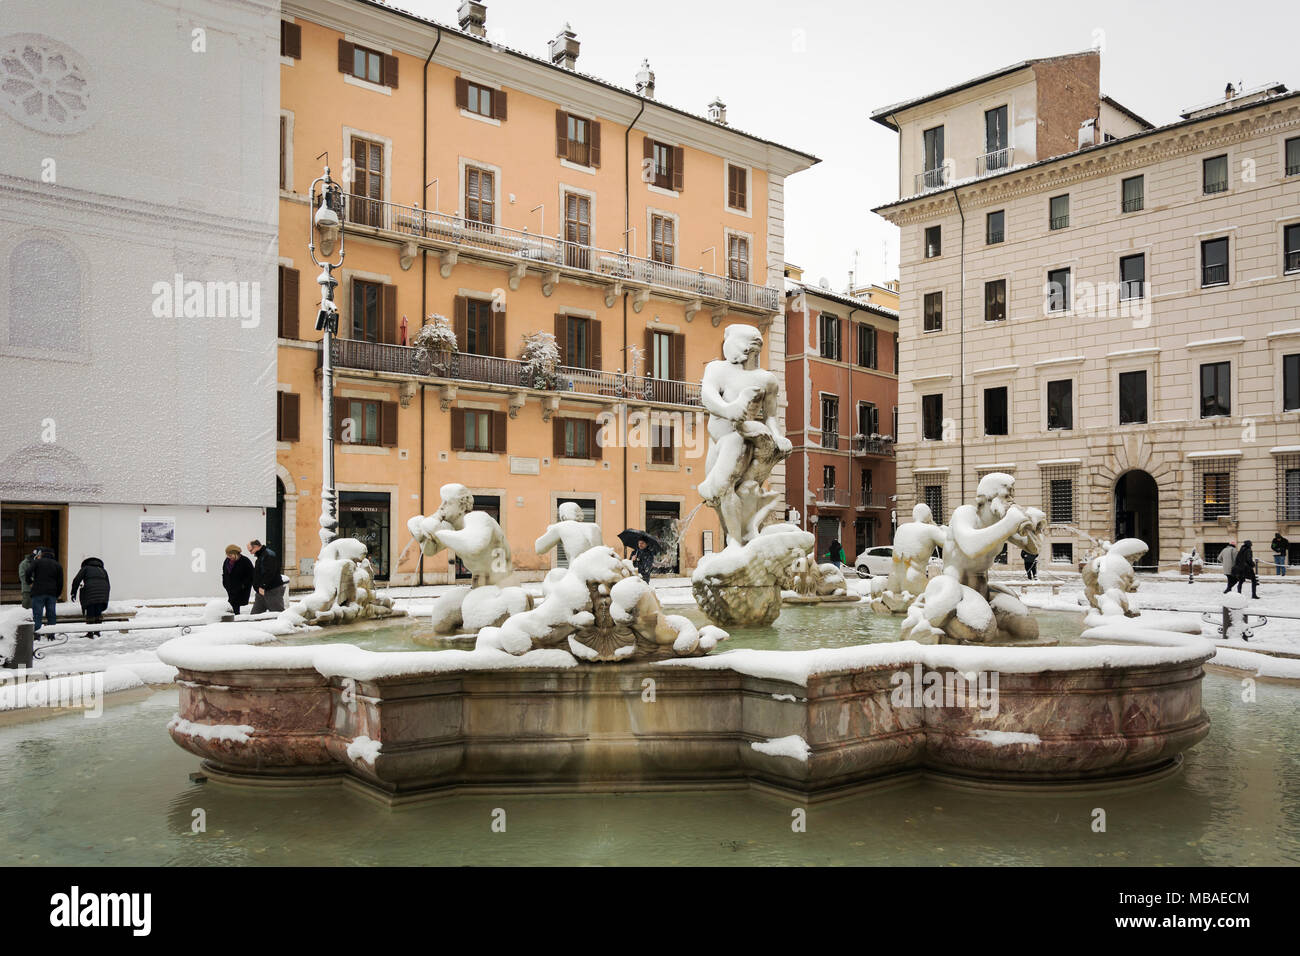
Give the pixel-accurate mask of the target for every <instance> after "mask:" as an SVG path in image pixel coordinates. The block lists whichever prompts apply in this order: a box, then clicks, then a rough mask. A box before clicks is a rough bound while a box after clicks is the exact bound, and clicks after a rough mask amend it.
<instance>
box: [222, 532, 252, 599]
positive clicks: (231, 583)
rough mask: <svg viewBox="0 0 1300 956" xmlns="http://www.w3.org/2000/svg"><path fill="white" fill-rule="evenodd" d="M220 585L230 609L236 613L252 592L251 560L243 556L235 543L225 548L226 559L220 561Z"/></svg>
mask: <svg viewBox="0 0 1300 956" xmlns="http://www.w3.org/2000/svg"><path fill="white" fill-rule="evenodd" d="M221 586H222V587H223V588H225V589H226V598H227V600H229V601H230V610H232V611H233V612H234V613H236V614H238V613H239V609H240V608H242V607H243V606H244V605H245V604H247V603H248V596H249V595H250V594H251V593H252V592H253V562H252V561H249V560H248V558H246V557H244V553H243V552H242V551H240V550H239V545H237V544H232V545H229V546H227V548H226V560H225V561H223V562H222V563H221Z"/></svg>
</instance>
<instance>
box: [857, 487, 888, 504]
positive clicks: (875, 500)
mask: <svg viewBox="0 0 1300 956" xmlns="http://www.w3.org/2000/svg"><path fill="white" fill-rule="evenodd" d="M858 507H859V508H888V507H889V495H882V494H880V493H879V492H875V491H867V490H866V489H865V488H864V489H862V491H861V492H859V493H858Z"/></svg>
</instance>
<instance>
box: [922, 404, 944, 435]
mask: <svg viewBox="0 0 1300 956" xmlns="http://www.w3.org/2000/svg"><path fill="white" fill-rule="evenodd" d="M921 437H922V438H923V439H925V440H926V441H942V440H943V396H942V395H922V396H921Z"/></svg>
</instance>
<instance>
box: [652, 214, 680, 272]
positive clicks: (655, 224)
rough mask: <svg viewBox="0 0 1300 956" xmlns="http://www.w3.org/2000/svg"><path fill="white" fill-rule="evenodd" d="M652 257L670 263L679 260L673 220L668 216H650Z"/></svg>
mask: <svg viewBox="0 0 1300 956" xmlns="http://www.w3.org/2000/svg"><path fill="white" fill-rule="evenodd" d="M650 258H651V259H653V260H654V261H655V262H665V263H667V264H669V265H672V264H673V263H674V262H676V261H677V245H676V242H675V241H674V236H673V221H672V220H671V219H670V218H668V217H667V216H651V217H650Z"/></svg>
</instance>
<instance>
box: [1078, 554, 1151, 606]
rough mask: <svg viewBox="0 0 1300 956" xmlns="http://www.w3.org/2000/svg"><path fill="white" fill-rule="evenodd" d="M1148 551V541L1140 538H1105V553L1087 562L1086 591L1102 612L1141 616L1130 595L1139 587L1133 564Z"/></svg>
mask: <svg viewBox="0 0 1300 956" xmlns="http://www.w3.org/2000/svg"><path fill="white" fill-rule="evenodd" d="M1146 553H1147V545H1146V542H1145V541H1142V540H1140V539H1139V538H1121V539H1120V540H1118V541H1116V542H1115V543H1114V544H1111V543H1110V542H1109V541H1103V542H1101V553H1100V554H1098V555H1096V556H1095V557H1093V558H1092V559H1091V560H1090V561H1088V562H1087V563H1086V564H1084V566H1083V593H1084V595H1086V596H1087V598H1088V603H1089V604H1090V605H1092V606H1093V607H1094V608H1095V609H1096V610H1097V611H1098V613H1100V614H1103V615H1114V614H1122V615H1123V616H1124V617H1137V616H1138V612H1137V608H1135V607H1133V606H1131V605H1130V604H1129V600H1128V595H1129V594H1132V593H1133V592H1134V591H1136V590H1137V572H1136V571H1134V570H1133V564H1134V562H1136V561H1139V560H1141V559H1142V556H1143V555H1145V554H1146Z"/></svg>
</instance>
